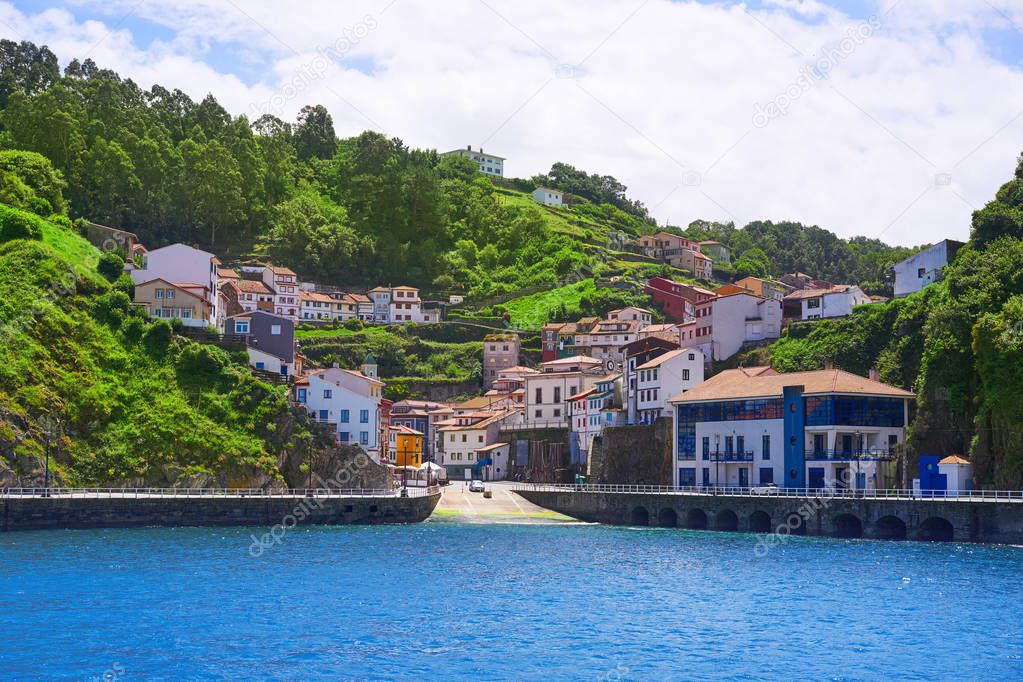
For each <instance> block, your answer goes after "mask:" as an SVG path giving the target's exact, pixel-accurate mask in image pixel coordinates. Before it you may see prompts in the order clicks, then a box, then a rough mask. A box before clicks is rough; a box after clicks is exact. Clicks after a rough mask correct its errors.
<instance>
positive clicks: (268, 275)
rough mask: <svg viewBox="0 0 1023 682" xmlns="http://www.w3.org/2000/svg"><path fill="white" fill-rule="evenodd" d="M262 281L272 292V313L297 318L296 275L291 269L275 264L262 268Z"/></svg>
mask: <svg viewBox="0 0 1023 682" xmlns="http://www.w3.org/2000/svg"><path fill="white" fill-rule="evenodd" d="M262 278H263V283H264V284H265V285H266V286H267V287H268V288H269V289H270V290H271V291H272V292H273V295H274V309H273V311H272V312H273V313H274V314H276V315H280V316H281V317H287V318H290V319H292V320H296V319H298V314H299V300H298V275H296V274H295V273H294V271H293V270H290V269H288V268H282V267H279V266H276V265H268V266H266V267H265V268H263V274H262Z"/></svg>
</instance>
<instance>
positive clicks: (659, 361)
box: [636, 348, 696, 369]
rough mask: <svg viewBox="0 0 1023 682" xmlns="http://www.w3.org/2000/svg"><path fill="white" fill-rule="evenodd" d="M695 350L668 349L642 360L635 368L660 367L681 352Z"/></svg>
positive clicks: (692, 351) (693, 350) (692, 349)
mask: <svg viewBox="0 0 1023 682" xmlns="http://www.w3.org/2000/svg"><path fill="white" fill-rule="evenodd" d="M695 352H696V349H694V348H679V349H678V350H669V351H668V352H667V353H664V354H662V355H658V356H657V357H656V358H654V359H653V360H648V361H647V362H644V363H643V364H642V365H640V366H639V367H637V368H636V369H653V368H654V367H660V366H661V365H663V364H664V363H665V362H667V361H668V360H673V359H675V358H677V357H678V356H680V355H682V354H683V353H695Z"/></svg>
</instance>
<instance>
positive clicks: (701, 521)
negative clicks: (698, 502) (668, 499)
mask: <svg viewBox="0 0 1023 682" xmlns="http://www.w3.org/2000/svg"><path fill="white" fill-rule="evenodd" d="M686 528H688V529H689V530H707V512H705V511H703V510H702V509H690V510H689V511H688V512H687V513H686Z"/></svg>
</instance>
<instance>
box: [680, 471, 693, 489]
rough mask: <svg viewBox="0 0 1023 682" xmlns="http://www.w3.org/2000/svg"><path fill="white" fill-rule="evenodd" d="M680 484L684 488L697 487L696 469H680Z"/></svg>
mask: <svg viewBox="0 0 1023 682" xmlns="http://www.w3.org/2000/svg"><path fill="white" fill-rule="evenodd" d="M678 484H679V486H681V487H684V488H692V487H693V486H695V485H696V469H695V468H693V467H679V470H678Z"/></svg>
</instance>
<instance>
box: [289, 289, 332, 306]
mask: <svg viewBox="0 0 1023 682" xmlns="http://www.w3.org/2000/svg"><path fill="white" fill-rule="evenodd" d="M298 298H299V299H300V300H302V301H319V302H320V303H335V302H336V301H335V299H333V298H331V297H330V296H328V295H327V294H320V293H317V292H315V291H300V292H298Z"/></svg>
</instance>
